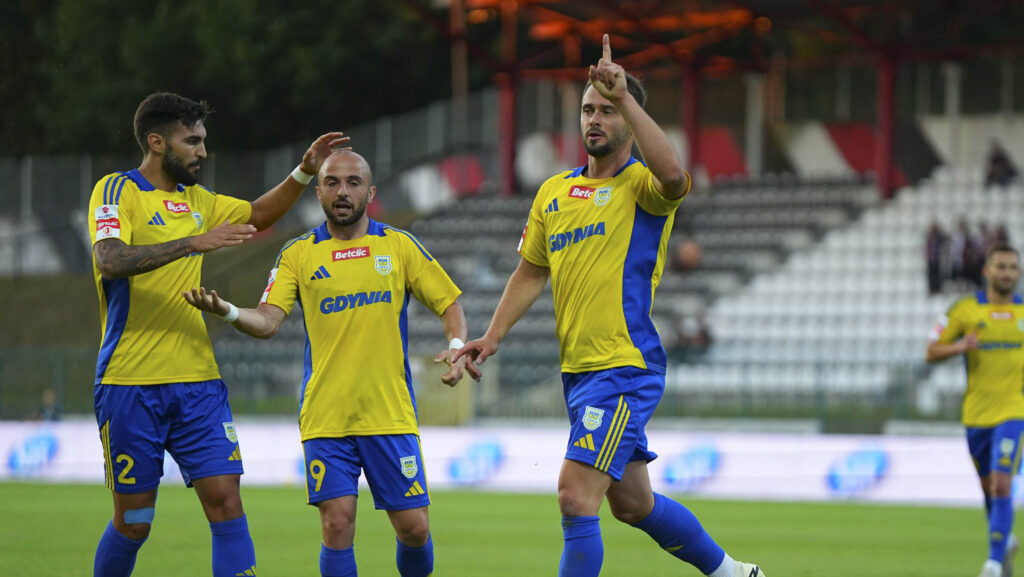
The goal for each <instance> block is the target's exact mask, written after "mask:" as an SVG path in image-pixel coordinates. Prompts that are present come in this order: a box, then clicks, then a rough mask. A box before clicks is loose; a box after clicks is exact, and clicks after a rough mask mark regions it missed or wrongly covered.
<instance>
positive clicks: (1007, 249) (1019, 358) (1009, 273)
mask: <svg viewBox="0 0 1024 577" xmlns="http://www.w3.org/2000/svg"><path fill="white" fill-rule="evenodd" d="M984 274H985V278H986V279H987V280H988V283H987V284H988V286H987V287H986V288H984V289H983V290H979V291H977V292H976V293H974V294H971V295H967V296H965V297H962V298H960V299H959V300H957V301H956V302H955V303H953V306H952V307H950V309H949V311H948V312H946V314H945V315H943V316H942V317H941V318H940V319H939V322H938V323H937V324H936V326H935V329H934V330H933V331H932V335H931V342H930V343H929V344H928V350H927V353H926V355H925V358H926V360H927V361H928V362H930V363H934V362H938V361H943V360H946V359H948V358H950V357H955V356H963V358H964V362H965V363H966V364H967V391H966V392H965V393H964V400H963V406H962V409H961V410H962V413H961V420H962V422H963V424H964V426H965V427H966V429H967V450H968V451H969V452H970V454H971V459H972V460H973V461H974V467H975V469H976V470H977V473H978V478H979V479H980V481H981V490H982V492H983V493H984V495H985V511H986V514H987V517H988V536H989V555H988V559H987V560H986V561H985V563H984V565H983V566H982V571H981V577H1000V576H1006V577H1008V576H1010V575H1013V557H1014V555H1016V554H1017V550H1018V549H1019V548H1020V541H1019V540H1018V539H1017V537H1016V536H1015V535H1013V534H1012V533H1011V531H1012V530H1013V477H1014V475H1016V474H1017V472H1018V471H1019V470H1020V458H1021V451H1022V447H1021V442H1022V440H1024V392H1022V388H1024V351H1022V350H1021V349H1022V347H1024V298H1022V297H1021V295H1020V294H1018V293H1017V292H1016V289H1017V283H1018V282H1019V281H1020V255H1019V254H1018V252H1017V250H1016V249H1014V248H1013V247H1011V246H1009V245H1005V244H1003V245H997V246H994V247H992V248H991V249H989V251H988V254H987V255H986V258H985V268H984Z"/></svg>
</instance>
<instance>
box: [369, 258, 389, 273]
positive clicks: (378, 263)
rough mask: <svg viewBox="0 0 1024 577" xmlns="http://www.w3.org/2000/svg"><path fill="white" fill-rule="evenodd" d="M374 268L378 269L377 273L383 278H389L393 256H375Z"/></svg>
mask: <svg viewBox="0 0 1024 577" xmlns="http://www.w3.org/2000/svg"><path fill="white" fill-rule="evenodd" d="M373 264H374V267H375V268H376V269H377V273H379V274H380V275H382V276H388V275H389V274H391V255H389V254H382V255H375V256H374V257H373Z"/></svg>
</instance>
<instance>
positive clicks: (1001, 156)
mask: <svg viewBox="0 0 1024 577" xmlns="http://www.w3.org/2000/svg"><path fill="white" fill-rule="evenodd" d="M1016 178H1017V167H1015V166H1014V165H1013V162H1011V161H1010V156H1009V155H1008V154H1006V151H1005V150H1004V149H1003V145H1002V144H1000V142H999V141H998V140H997V139H995V138H993V139H992V144H991V146H990V147H989V151H988V166H987V167H985V186H986V187H990V186H996V185H998V186H1007V185H1009V184H1010V182H1012V181H1013V180H1014V179H1016Z"/></svg>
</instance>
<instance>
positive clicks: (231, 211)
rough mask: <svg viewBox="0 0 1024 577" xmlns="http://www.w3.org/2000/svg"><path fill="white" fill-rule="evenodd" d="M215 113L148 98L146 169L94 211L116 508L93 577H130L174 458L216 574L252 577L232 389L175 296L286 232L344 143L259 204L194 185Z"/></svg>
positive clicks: (340, 139)
mask: <svg viewBox="0 0 1024 577" xmlns="http://www.w3.org/2000/svg"><path fill="white" fill-rule="evenodd" d="M210 112H211V109H210V107H209V106H207V105H206V104H205V103H204V102H195V101H192V100H189V99H188V98H184V97H182V96H179V95H177V94H171V93H166V92H161V93H156V94H151V95H149V96H148V97H146V99H145V100H143V101H142V103H141V104H139V107H138V110H137V111H136V113H135V135H136V138H137V139H138V142H139V146H141V147H142V151H143V157H142V164H141V165H140V166H139V167H138V168H137V169H135V170H130V171H127V172H117V173H113V174H109V175H107V176H104V177H103V178H102V179H100V181H99V182H98V183H97V184H96V187H95V188H94V189H93V192H92V198H91V200H90V202H89V231H90V235H91V237H92V242H93V274H94V276H95V279H96V290H97V292H98V294H99V300H100V322H101V324H102V331H103V332H102V335H103V337H102V343H101V345H100V351H99V358H98V360H97V362H96V381H95V393H94V396H95V409H96V420H97V423H98V424H99V428H100V439H101V441H102V444H103V453H104V461H105V469H106V483H107V486H108V487H109V488H110V489H111V491H112V492H113V498H114V514H113V518H112V520H111V522H110V524H109V525H108V526H107V529H106V532H105V533H104V534H103V537H102V538H101V539H100V543H99V546H98V547H97V549H96V558H95V564H94V569H93V572H94V575H95V576H96V577H123V576H126V575H130V574H131V572H132V569H133V568H134V566H135V558H136V555H137V553H138V550H139V548H140V547H141V546H142V544H143V542H144V541H145V540H146V538H147V537H148V536H149V531H150V527H151V525H152V523H153V518H154V513H155V506H156V495H157V486H158V485H159V484H160V477H161V476H162V475H163V460H164V452H165V451H166V452H169V453H170V454H171V455H172V456H173V457H174V460H175V461H176V462H177V463H178V465H179V466H180V468H181V472H182V475H183V476H184V478H185V483H186V484H187V485H188V486H190V487H195V490H196V495H197V496H198V497H199V501H200V503H201V504H202V506H203V512H204V513H205V514H206V518H207V520H208V521H209V522H210V531H211V533H212V539H213V561H212V564H213V575H214V576H215V577H221V576H225V577H227V576H230V577H235V576H237V575H255V574H256V567H255V565H256V559H255V554H254V551H253V544H252V539H251V538H250V536H249V528H248V524H247V521H246V517H245V513H244V511H243V509H242V500H241V497H240V495H239V478H240V475H241V473H242V457H241V454H240V452H239V447H238V439H237V436H236V434H235V425H234V420H233V418H232V416H231V409H230V407H229V406H228V400H227V399H228V397H227V388H226V386H225V384H224V382H223V381H222V380H221V378H220V372H219V371H218V369H217V363H216V361H215V360H214V357H213V347H212V346H211V345H210V339H209V336H208V335H207V333H206V325H205V324H204V322H203V317H202V314H200V312H199V311H197V310H195V309H193V308H192V307H190V306H188V304H187V303H185V302H183V301H182V300H181V298H180V296H179V295H180V294H181V292H182V291H184V290H187V289H189V288H191V287H194V286H196V285H198V284H199V278H200V274H201V268H202V261H203V254H205V253H207V252H210V251H213V250H217V249H219V248H222V247H226V246H235V245H239V244H241V243H242V242H244V241H246V240H248V239H250V238H252V235H253V233H254V232H256V231H257V230H264V229H266V228H268V227H270V226H271V225H272V224H274V223H275V222H277V220H278V219H280V218H281V217H282V216H283V215H284V214H285V213H286V212H287V211H288V209H289V208H291V206H292V205H293V204H295V201H296V200H298V198H299V195H300V194H301V193H302V191H303V190H304V189H305V187H306V184H307V183H308V182H309V180H310V179H312V175H313V174H315V173H316V171H317V170H318V169H319V167H320V163H321V162H322V161H323V159H324V158H325V157H326V156H327V155H328V154H330V153H331V151H332V150H333V149H334V148H336V147H338V146H341V145H342V144H344V143H345V142H347V141H348V137H345V136H343V135H342V133H340V132H331V133H328V134H325V135H323V136H321V137H320V138H318V139H317V140H316V141H315V142H314V143H313V144H312V145H311V146H310V147H309V149H308V150H307V151H306V153H305V154H304V155H303V157H302V163H301V164H300V165H299V166H298V167H296V168H295V170H294V171H292V173H291V175H290V176H288V177H286V178H285V180H284V181H282V182H281V183H280V184H278V185H277V186H275V187H274V188H272V189H271V190H270V191H268V192H266V193H265V194H263V195H262V196H260V197H259V198H258V199H256V200H255V201H253V202H251V203H250V202H248V201H244V200H240V199H236V198H232V197H229V196H220V195H217V194H214V193H213V192H211V191H209V190H207V189H206V188H204V187H203V186H201V185H199V184H197V183H198V172H199V168H200V165H201V163H202V161H203V160H204V159H205V158H206V144H205V140H206V126H205V120H206V118H207V116H208V115H209V114H210Z"/></svg>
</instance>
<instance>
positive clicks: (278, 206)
mask: <svg viewBox="0 0 1024 577" xmlns="http://www.w3.org/2000/svg"><path fill="white" fill-rule="evenodd" d="M349 140H350V139H349V137H347V136H345V135H344V134H343V133H341V132H328V133H327V134H324V135H323V136H321V137H320V138H317V139H316V140H315V141H313V144H311V145H310V146H309V149H308V150H306V153H305V154H304V155H303V156H302V164H300V165H299V169H300V170H301V171H302V172H303V173H305V175H306V176H308V177H314V176H316V175H317V173H318V172H319V171H320V165H321V164H323V161H324V159H325V158H327V157H328V156H330V154H331V153H332V152H334V151H335V150H339V149H341V145H342V144H345V143H347V142H348V141H349ZM351 149H352V147H345V148H344V150H351ZM304 180H305V182H299V181H298V180H295V177H294V176H291V175H289V176H288V177H287V178H285V179H284V180H283V181H282V182H281V184H279V185H277V186H275V187H274V188H272V189H270V190H269V191H267V192H266V193H264V194H263V196H261V197H259V198H257V199H256V200H254V201H253V202H252V216H251V217H249V223H250V224H253V225H255V226H256V228H257V229H259V230H266V229H268V228H270V227H271V226H272V225H273V224H274V223H275V222H277V221H278V220H280V218H281V217H282V216H284V215H285V213H286V212H288V210H289V209H290V208H291V207H292V205H294V204H295V201H297V200H298V199H299V196H300V195H301V194H302V191H303V190H305V189H306V184H307V183H308V182H309V180H306V179H304Z"/></svg>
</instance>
